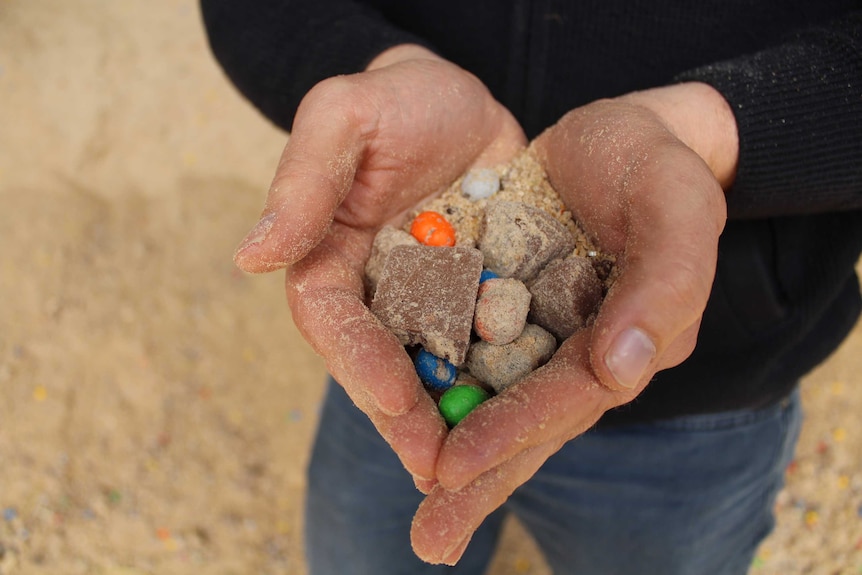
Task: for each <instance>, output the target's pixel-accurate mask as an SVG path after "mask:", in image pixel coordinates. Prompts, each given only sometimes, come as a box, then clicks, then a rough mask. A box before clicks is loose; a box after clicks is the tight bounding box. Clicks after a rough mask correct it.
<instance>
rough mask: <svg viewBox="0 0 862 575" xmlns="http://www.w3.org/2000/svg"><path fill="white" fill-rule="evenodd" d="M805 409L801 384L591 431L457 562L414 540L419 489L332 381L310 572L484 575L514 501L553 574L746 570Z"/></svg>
mask: <svg viewBox="0 0 862 575" xmlns="http://www.w3.org/2000/svg"><path fill="white" fill-rule="evenodd" d="M801 419H802V417H801V409H800V401H799V396H798V392H797V393H794V394H793V395H792V396H790V397H789V398H787V399H785V400H784V401H781V402H780V403H778V404H775V405H773V406H770V407H767V408H764V409H760V410H756V411H751V410H742V411H734V412H728V413H718V414H709V415H696V416H689V417H681V418H677V419H672V420H666V421H660V422H655V423H650V424H643V425H631V426H625V427H619V428H612V429H602V430H592V431H589V432H587V433H585V434H584V435H582V436H580V437H578V438H576V439H574V440H572V441H570V442H569V443H567V444H566V445H565V446H564V447H563V448H562V449H561V450H560V451H559V452H558V453H556V454H555V455H554V456H553V457H551V458H550V459H549V460H548V461H547V462H546V463H545V465H544V466H543V467H542V468H541V469H540V470H539V471H538V473H536V475H534V476H533V478H532V479H530V481H528V482H527V483H526V484H524V485H523V486H521V487H520V488H519V489H518V490H516V491H515V493H514V494H513V495H512V497H510V498H509V500H508V501H507V502H506V504H505V505H504V506H503V507H502V508H500V509H498V510H497V511H496V512H495V513H493V514H492V515H491V516H490V517H488V518H487V519H486V520H485V522H484V523H483V524H482V526H481V527H480V528H479V530H478V531H477V532H476V534H475V535H474V536H473V540H472V541H471V543H470V545H469V546H468V548H467V551H466V552H465V553H464V556H463V558H462V559H461V561H460V562H459V564H458V565H456V566H455V567H446V566H433V565H427V564H425V563H423V562H422V561H420V560H419V559H417V558H416V556H415V555H414V554H413V551H412V549H411V547H410V535H409V534H410V522H411V519H412V517H413V513H414V512H415V510H416V508H417V507H418V505H419V503H420V501H421V500H422V498H423V496H422V494H421V493H419V492H418V491H417V490H416V489H415V487H414V486H413V482H412V480H411V477H410V475H409V474H408V473H407V472H406V471H405V470H404V469H403V467H402V466H401V464H400V462H399V461H398V459H397V457H396V456H395V455H394V454H393V453H392V452H391V450H390V449H389V447H388V446H387V445H386V443H385V442H384V441H383V440H382V439H381V438H380V436H379V435H378V434H377V432H376V431H375V429H374V427H373V426H372V425H371V423H370V422H369V420H368V419H367V418H366V417H365V415H364V414H362V413H361V412H360V411H359V410H357V409H356V408H355V407H354V406H353V405H352V403H351V402H350V400H349V399H348V398H347V396H346V395H345V393H344V392H343V391H342V390H341V388H340V387H339V386H338V385H337V384H334V383H332V382H330V385H329V389H328V391H327V395H326V399H325V403H324V405H323V410H322V416H321V421H320V429H319V432H318V437H317V441H316V443H315V445H314V451H313V454H312V458H311V463H310V466H309V477H308V496H307V501H306V519H305V521H306V547H307V558H308V563H309V570H310V573H311V575H344V574H347V573H349V574H350V575H366V574H367V575H372V574H373V575H426V574H427V575H435V574H465V575H480V574H481V573H483V572H484V570H485V569H486V567H487V565H488V564H489V562H490V560H491V556H492V554H493V551H494V548H495V545H496V542H497V538H498V535H499V533H500V528H501V524H502V521H503V519H504V517H505V514H506V513H510V512H511V513H515V514H516V515H517V516H518V518H519V519H520V520H521V522H522V523H523V525H524V526H525V527H526V528H527V529H528V530H529V531H530V532H531V533H532V535H533V536H534V537H535V538H536V541H537V542H538V544H539V546H540V547H541V549H542V551H543V552H544V554H545V557H546V559H547V561H548V563H549V565H550V566H551V568H552V569H553V571H554V573H555V574H556V575H563V574H567V573H571V574H576V575H598V574H602V575H607V574H615V575H626V574H637V575H644V574H646V575H653V574H662V575H744V574H745V573H747V572H748V567H749V565H750V563H751V561H752V558H753V556H754V553H755V551H756V548H757V546H758V544H759V543H760V541H761V540H762V539H763V538H764V537H765V536H766V535H767V534H768V533H769V531H770V530H771V529H772V527H773V524H774V518H773V515H772V509H773V504H774V501H775V496H776V495H777V493H778V491H779V489H780V488H781V485H782V481H783V476H784V470H785V468H786V467H787V465H788V463H789V462H790V460H791V458H792V456H793V450H794V447H795V444H796V440H797V437H798V435H799V429H800V425H801Z"/></svg>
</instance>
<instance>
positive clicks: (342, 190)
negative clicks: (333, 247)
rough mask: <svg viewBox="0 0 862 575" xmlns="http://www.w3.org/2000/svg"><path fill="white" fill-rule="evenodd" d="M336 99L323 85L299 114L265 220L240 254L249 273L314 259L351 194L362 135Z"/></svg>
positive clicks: (239, 260) (238, 258)
mask: <svg viewBox="0 0 862 575" xmlns="http://www.w3.org/2000/svg"><path fill="white" fill-rule="evenodd" d="M335 96H336V97H334V95H333V91H332V90H331V89H330V87H329V86H323V87H320V85H318V87H317V88H314V89H312V90H311V91H310V92H309V94H308V95H307V96H306V97H305V99H304V100H303V102H302V104H301V105H300V107H299V109H298V110H297V115H296V120H295V121H294V125H293V130H292V132H291V136H290V138H289V140H288V142H287V145H286V146H285V148H284V152H283V153H282V155H281V160H280V161H279V164H278V168H277V169H276V173H275V177H274V179H273V182H272V185H271V186H270V189H269V194H268V195H267V199H266V204H265V206H264V210H263V213H262V215H261V218H260V221H258V222H257V224H255V226H254V227H253V228H252V229H251V231H250V232H249V233H248V234H247V235H246V237H245V238H244V239H243V240H242V242H240V244H239V247H237V249H236V252H235V253H234V261H235V262H236V265H237V266H238V267H239V268H240V269H242V270H243V271H246V272H251V273H262V272H269V271H274V270H276V269H279V268H284V267H287V266H288V265H290V264H292V263H294V262H296V261H298V260H299V259H301V258H302V257H304V256H305V255H306V254H308V252H310V251H311V250H312V249H313V248H314V247H315V246H316V245H317V244H319V243H320V241H321V240H322V239H323V237H324V236H325V235H326V232H327V229H328V228H329V224H330V223H331V222H332V218H333V214H334V212H335V210H336V208H337V207H338V206H339V205H340V204H341V201H342V200H343V199H344V197H345V196H346V195H347V192H348V191H349V190H350V187H351V185H352V182H353V178H354V175H355V173H356V169H357V166H358V164H359V161H360V157H361V150H362V142H361V135H360V130H359V128H358V122H357V121H355V117H354V116H353V115H352V114H351V113H350V108H349V107H348V106H345V105H344V104H343V103H342V102H343V101H344V99H343V98H342V99H338V98H337V94H336V95H335ZM333 118H338V119H340V120H341V121H333Z"/></svg>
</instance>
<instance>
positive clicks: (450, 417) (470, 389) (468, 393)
mask: <svg viewBox="0 0 862 575" xmlns="http://www.w3.org/2000/svg"><path fill="white" fill-rule="evenodd" d="M489 397H490V395H489V394H488V392H487V391H485V390H484V389H482V388H481V387H479V386H476V385H456V386H454V387H450V388H449V389H448V390H446V393H444V394H443V397H441V398H440V403H439V405H438V407H439V409H440V415H442V416H443V419H445V420H446V423H447V424H448V425H449V427H455V426H456V425H458V423H459V422H460V421H461V420H462V419H464V418H465V417H467V414H468V413H470V412H471V411H473V410H474V409H476V407H478V406H479V404H480V403H482V402H483V401H485V400H486V399H488V398H489Z"/></svg>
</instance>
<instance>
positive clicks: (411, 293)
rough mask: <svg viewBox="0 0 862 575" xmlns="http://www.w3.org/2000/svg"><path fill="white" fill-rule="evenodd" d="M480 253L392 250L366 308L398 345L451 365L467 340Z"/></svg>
mask: <svg viewBox="0 0 862 575" xmlns="http://www.w3.org/2000/svg"><path fill="white" fill-rule="evenodd" d="M481 274H482V253H481V252H480V251H478V250H476V249H472V248H460V247H445V248H442V247H440V248H438V247H430V246H423V245H418V246H396V247H394V248H392V251H391V252H390V253H389V257H388V258H387V259H386V264H385V265H384V267H383V272H382V274H381V276H380V281H379V283H378V284H377V292H376V293H375V295H374V300H373V301H372V302H371V311H372V312H374V314H375V315H376V316H377V317H378V318H379V319H380V321H381V322H383V324H384V325H385V326H386V327H388V328H389V329H390V330H391V331H392V332H393V333H394V334H395V335H396V336H397V337H398V339H399V341H401V343H402V344H404V345H421V346H423V347H424V348H425V349H426V350H428V351H429V352H431V353H433V354H434V355H436V356H437V357H442V358H445V359H447V360H449V361H450V362H452V363H453V364H455V365H460V364H462V363H464V358H465V357H466V355H467V348H468V346H469V344H470V333H471V328H472V326H473V312H474V310H475V306H476V293H477V292H478V290H479V276H480V275H481Z"/></svg>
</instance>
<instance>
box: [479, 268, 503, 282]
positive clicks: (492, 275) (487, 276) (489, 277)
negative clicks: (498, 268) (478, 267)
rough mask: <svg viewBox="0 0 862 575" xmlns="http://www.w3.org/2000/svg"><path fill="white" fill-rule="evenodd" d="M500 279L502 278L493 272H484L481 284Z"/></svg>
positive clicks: (481, 276)
mask: <svg viewBox="0 0 862 575" xmlns="http://www.w3.org/2000/svg"><path fill="white" fill-rule="evenodd" d="M498 277H500V276H498V275H497V274H495V273H494V272H492V271H491V270H482V275H480V276H479V283H480V284H481V283H482V282H484V281H485V280H493V279H497V278H498Z"/></svg>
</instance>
